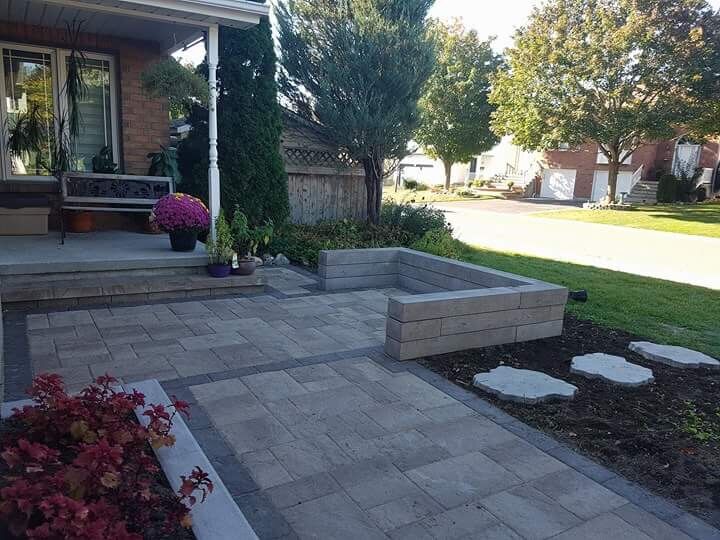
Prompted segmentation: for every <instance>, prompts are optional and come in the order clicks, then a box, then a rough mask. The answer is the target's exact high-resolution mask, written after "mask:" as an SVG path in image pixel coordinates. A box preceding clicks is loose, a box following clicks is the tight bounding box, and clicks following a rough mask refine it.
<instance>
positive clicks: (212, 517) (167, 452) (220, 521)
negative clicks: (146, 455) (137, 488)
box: [123, 379, 258, 540]
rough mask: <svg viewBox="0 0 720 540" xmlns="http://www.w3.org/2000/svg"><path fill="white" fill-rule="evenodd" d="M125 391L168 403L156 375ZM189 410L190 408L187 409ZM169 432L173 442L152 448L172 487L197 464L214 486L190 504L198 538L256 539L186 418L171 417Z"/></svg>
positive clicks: (143, 420) (143, 418)
mask: <svg viewBox="0 0 720 540" xmlns="http://www.w3.org/2000/svg"><path fill="white" fill-rule="evenodd" d="M123 388H124V390H125V391H126V392H132V391H133V389H135V390H137V391H138V392H142V393H143V394H144V395H145V400H146V402H147V403H169V402H170V398H169V397H168V395H167V394H166V393H165V390H163V389H162V387H161V386H160V383H159V382H158V381H157V380H156V379H149V380H146V381H140V382H135V383H130V384H125V385H123ZM142 412H143V410H142V409H136V410H135V414H136V415H137V416H138V420H139V421H140V423H141V424H142V425H144V426H146V425H147V424H148V418H147V417H146V416H142ZM190 414H192V411H191V412H190ZM172 434H173V435H174V436H175V444H173V445H172V446H166V447H163V448H159V449H157V450H155V455H156V456H157V459H158V461H159V462H160V466H161V467H162V469H163V472H164V473H165V476H166V477H167V479H168V482H169V483H170V486H171V487H172V488H173V490H175V491H177V490H178V489H180V475H183V474H187V471H189V470H192V469H193V467H196V466H199V467H200V468H201V469H202V470H203V471H205V472H206V473H208V475H209V476H210V480H211V481H212V483H213V486H214V489H213V492H212V494H211V495H210V496H208V498H207V500H206V501H205V502H204V503H202V504H196V505H195V506H193V507H192V509H191V511H190V514H191V515H192V520H193V525H192V529H193V533H195V538H197V540H258V537H257V535H256V534H255V531H253V529H252V527H250V524H249V523H248V521H247V519H245V516H244V515H243V513H242V512H241V511H240V509H239V508H238V506H237V504H235V501H234V500H233V498H232V496H231V495H230V492H229V491H228V490H227V488H226V487H225V484H223V481H222V479H221V478H220V476H219V475H218V473H217V471H215V468H214V467H213V466H212V464H211V463H210V460H208V458H207V456H206V455H205V453H204V452H203V451H202V448H200V445H199V444H198V443H197V441H196V440H195V437H193V435H192V433H191V432H190V429H189V428H188V427H187V425H186V424H185V421H184V420H183V419H182V418H180V415H177V416H176V417H175V419H174V420H173V427H172Z"/></svg>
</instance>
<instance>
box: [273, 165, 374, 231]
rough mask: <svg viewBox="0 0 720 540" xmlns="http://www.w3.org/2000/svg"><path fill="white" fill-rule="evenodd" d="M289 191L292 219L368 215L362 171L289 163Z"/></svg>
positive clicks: (361, 217)
mask: <svg viewBox="0 0 720 540" xmlns="http://www.w3.org/2000/svg"><path fill="white" fill-rule="evenodd" d="M287 173H288V195H289V198H290V217H291V219H292V222H293V223H317V222H318V221H326V220H338V219H356V220H364V219H365V217H366V216H367V210H366V197H365V177H364V175H362V174H361V173H360V172H359V171H355V170H350V171H343V172H338V171H329V170H327V169H322V168H319V167H307V168H306V170H304V171H300V170H297V168H294V167H288V171H287Z"/></svg>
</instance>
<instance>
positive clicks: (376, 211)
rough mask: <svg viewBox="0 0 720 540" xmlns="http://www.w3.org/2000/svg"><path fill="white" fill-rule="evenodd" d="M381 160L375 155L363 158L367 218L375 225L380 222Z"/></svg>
mask: <svg viewBox="0 0 720 540" xmlns="http://www.w3.org/2000/svg"><path fill="white" fill-rule="evenodd" d="M382 164H383V160H382V159H381V158H379V157H377V156H376V155H373V156H370V157H367V158H365V159H363V168H364V169H365V190H366V191H367V205H366V206H367V220H368V223H372V224H373V225H377V224H378V223H379V222H380V207H381V205H382V188H383V185H382V182H383V168H382Z"/></svg>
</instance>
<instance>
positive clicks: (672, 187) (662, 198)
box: [657, 173, 678, 203]
mask: <svg viewBox="0 0 720 540" xmlns="http://www.w3.org/2000/svg"><path fill="white" fill-rule="evenodd" d="M677 193H678V181H677V178H676V177H675V175H674V174H670V173H665V174H661V175H660V177H659V178H658V188H657V201H658V202H661V203H672V202H675V201H676V200H677Z"/></svg>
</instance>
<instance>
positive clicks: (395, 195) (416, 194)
mask: <svg viewBox="0 0 720 540" xmlns="http://www.w3.org/2000/svg"><path fill="white" fill-rule="evenodd" d="M502 198H503V197H502V196H501V195H498V194H494V193H480V194H478V195H473V196H467V195H460V194H459V193H434V192H433V191H432V190H429V189H426V190H423V191H417V190H414V189H399V190H397V191H395V190H394V189H393V188H392V187H386V188H385V189H383V199H384V200H387V201H393V202H397V203H403V202H412V203H431V202H453V201H481V200H483V199H502Z"/></svg>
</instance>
